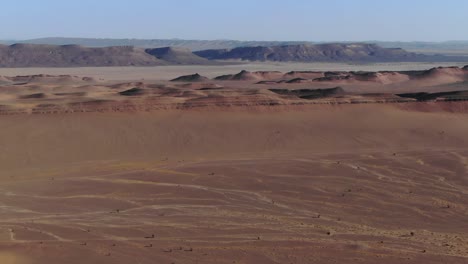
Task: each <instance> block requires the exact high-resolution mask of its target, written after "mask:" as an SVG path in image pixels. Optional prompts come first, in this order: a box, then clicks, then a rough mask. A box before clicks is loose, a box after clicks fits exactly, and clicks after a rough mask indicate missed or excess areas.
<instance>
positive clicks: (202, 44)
mask: <svg viewBox="0 0 468 264" xmlns="http://www.w3.org/2000/svg"><path fill="white" fill-rule="evenodd" d="M363 42H365V43H372V44H377V45H379V46H381V47H383V48H402V49H405V50H407V51H410V52H419V53H427V54H435V53H441V54H454V55H462V54H463V55H468V41H445V42H422V41H414V42H398V41H393V42H392V41H372V40H370V41H363ZM0 43H2V44H6V45H11V44H15V43H30V44H48V45H70V44H74V45H81V46H85V47H109V46H134V47H141V48H161V47H183V48H188V49H190V50H193V51H199V50H206V49H232V48H237V47H255V46H267V47H269V46H282V45H299V44H326V43H324V42H309V41H237V40H183V39H96V38H39V39H30V40H21V41H14V40H3V41H2V40H0ZM336 43H350V42H336Z"/></svg>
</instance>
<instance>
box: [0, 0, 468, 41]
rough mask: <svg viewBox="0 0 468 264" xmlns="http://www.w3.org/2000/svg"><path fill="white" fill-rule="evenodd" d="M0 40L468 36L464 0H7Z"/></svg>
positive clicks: (0, 15) (1, 12) (1, 11)
mask: <svg viewBox="0 0 468 264" xmlns="http://www.w3.org/2000/svg"><path fill="white" fill-rule="evenodd" d="M0 23H1V30H0V39H28V38H38V37H51V36H64V37H92V38H96V37H99V38H100V37H102V38H184V39H238V40H309V41H334V40H350V41H357V40H402V41H412V40H423V41H443V40H467V39H468V1H467V0H387V1H381V0H320V1H315V0H232V1H224V0H167V1H164V0H79V1H78V0H77V1H73V0H14V1H3V2H2V4H1V6H0Z"/></svg>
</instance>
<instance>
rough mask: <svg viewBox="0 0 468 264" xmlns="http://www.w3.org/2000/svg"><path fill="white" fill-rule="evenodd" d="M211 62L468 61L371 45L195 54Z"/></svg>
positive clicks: (288, 47)
mask: <svg viewBox="0 0 468 264" xmlns="http://www.w3.org/2000/svg"><path fill="white" fill-rule="evenodd" d="M194 53H195V54H197V55H198V56H200V57H204V58H206V59H210V60H244V61H283V62H288V61H289V62H424V61H466V58H463V57H451V56H442V55H433V56H429V55H422V54H417V53H412V52H407V51H405V50H403V49H400V48H383V47H380V46H378V45H376V44H367V43H350V44H344V43H330V44H317V45H311V44H298V45H281V46H270V47H265V46H257V47H238V48H234V49H219V50H201V51H196V52H194Z"/></svg>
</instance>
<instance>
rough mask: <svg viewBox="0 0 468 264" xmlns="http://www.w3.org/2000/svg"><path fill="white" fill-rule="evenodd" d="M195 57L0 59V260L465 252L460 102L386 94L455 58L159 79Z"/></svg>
mask: <svg viewBox="0 0 468 264" xmlns="http://www.w3.org/2000/svg"><path fill="white" fill-rule="evenodd" d="M394 66H395V65H391V67H394ZM229 67H240V66H237V65H236V66H229ZM249 67H251V68H247V69H249V70H261V69H259V68H255V67H253V66H249ZM262 67H263V66H262ZM298 67H299V66H298ZM395 67H396V66H395ZM418 67H419V68H417V69H418V70H422V69H428V68H430V67H432V66H430V67H426V68H425V67H424V65H423V66H421V65H419V66H418ZM156 69H159V68H155V69H151V68H142V70H143V71H148V72H149V71H153V70H155V71H156V72H157V70H156ZM173 69H176V68H173ZM207 69H209V68H208V67H204V68H203V69H201V70H199V71H193V68H190V72H186V71H188V70H186V69H183V70H182V71H181V72H177V74H174V73H172V74H167V77H161V75H158V77H157V78H156V77H154V76H152V75H151V74H148V75H145V76H140V75H139V74H140V73H138V70H139V68H134V69H132V71H131V72H127V73H126V74H128V75H127V76H125V74H117V75H114V76H116V77H115V78H109V76H110V75H109V72H112V71H114V70H115V69H112V68H102V69H98V68H94V69H93V71H94V75H92V76H91V75H90V74H87V73H88V72H86V73H84V74H83V73H80V72H79V71H80V69H52V70H49V71H48V70H45V71H43V72H31V71H32V69H15V70H12V69H3V70H0V75H3V76H5V77H3V79H0V81H3V84H1V85H2V86H1V87H0V89H2V91H1V93H0V104H1V105H2V108H1V109H0V110H1V112H2V113H3V114H2V115H0V127H1V129H0V138H1V140H0V168H1V169H0V216H1V217H0V263H2V264H55V263H70V264H75V263H76V264H78V263H80V264H81V263H86V264H94V263H96V264H97V263H99V264H101V263H103V264H107V263H109V264H120V263H121V264H124V263H125V264H126V263H135V264H136V263H141V264H147V263H148V264H149V263H168V264H170V263H369V264H370V263H384V264H385V263H428V264H431V263H434V264H435V263H460V264H462V263H467V262H468V232H467V230H468V206H467V205H468V137H467V134H468V102H467V101H465V99H464V97H463V96H464V95H459V94H457V96H458V97H456V98H455V99H457V100H455V101H451V100H445V99H453V98H454V97H450V98H449V97H443V100H430V101H417V100H416V99H413V98H406V99H405V98H400V97H398V98H399V99H398V100H397V99H396V98H397V97H396V95H395V94H396V93H402V92H406V93H410V92H413V91H425V89H426V88H427V89H426V90H427V91H430V92H447V91H452V90H463V88H465V89H466V79H464V78H465V77H463V76H464V74H465V73H464V72H463V71H467V70H462V69H461V68H457V69H454V68H449V69H448V70H447V69H445V68H444V69H436V70H432V71H428V72H427V74H426V75H423V76H424V77H419V76H420V75H418V77H417V78H421V79H405V78H406V77H404V76H400V75H398V74H396V73H395V74H393V73H392V74H391V76H392V78H393V77H394V78H393V79H392V78H391V80H392V81H389V82H387V81H386V80H388V78H387V77H388V76H387V75H378V76H373V77H372V80H364V81H362V80H360V81H359V80H358V81H356V79H353V78H355V77H356V76H354V75H353V76H351V77H349V78H348V77H347V78H343V79H335V78H332V79H326V80H325V79H320V81H319V80H317V81H312V80H308V79H307V78H304V79H301V80H300V82H299V83H296V84H294V83H293V84H286V83H284V82H283V83H281V82H279V83H274V84H273V83H269V82H265V83H261V84H257V83H258V82H259V81H261V80H259V79H256V78H257V77H255V76H257V75H255V74H256V73H254V75H250V73H249V74H247V73H245V74H241V75H240V76H244V77H245V76H247V77H249V76H250V77H252V76H254V77H255V78H253V79H249V78H250V77H249V78H247V77H246V78H245V79H242V80H238V81H235V80H222V81H214V80H211V79H210V80H203V81H202V82H195V81H194V82H183V83H177V82H169V81H167V80H169V79H172V78H175V77H177V76H179V75H183V74H192V73H195V72H199V73H200V74H201V75H206V76H208V77H209V78H213V77H215V76H218V75H220V74H227V73H237V71H238V68H235V69H234V68H230V69H229V71H226V72H219V71H220V70H219V69H216V68H213V71H214V72H211V73H210V72H209V71H208V70H207ZM262 69H263V68H262ZM412 69H413V70H415V68H412ZM36 70H37V69H36ZM81 70H84V71H88V70H89V69H81ZM120 70H122V68H120ZM268 70H271V68H268ZM321 70H324V69H321ZM332 70H337V69H336V68H335V69H332ZM340 70H349V69H341V68H340ZM387 70H395V69H387ZM405 70H408V69H407V68H405ZM51 71H53V72H51ZM99 71H100V72H99ZM67 72H68V73H67ZM39 73H43V74H52V75H58V74H70V75H73V76H62V77H57V76H55V77H54V76H48V75H42V76H35V77H31V76H29V77H14V76H16V75H29V74H39ZM159 74H161V73H159ZM275 74H276V75H275ZM75 75H76V76H75ZM266 75H268V76H270V75H275V76H276V77H274V78H273V77H271V76H270V77H269V78H270V79H280V78H283V77H282V76H283V75H282V74H281V76H280V74H279V73H274V74H273V73H269V74H266ZM85 76H87V77H92V78H83V77H85ZM119 76H120V77H119ZM128 76H130V77H128ZM135 76H138V78H135ZM165 76H166V75H165ZM340 76H342V75H340ZM382 76H383V77H382ZM106 77H107V78H108V79H105V78H106ZM140 77H141V78H140ZM374 77H375V78H377V79H375V78H374ZM320 78H323V77H320ZM141 79H145V80H153V79H154V80H153V81H142V80H141ZM158 80H159V81H158ZM130 81H131V82H130ZM267 81H268V80H267ZM317 82H318V83H317ZM428 83H429V84H428ZM335 86H340V87H342V89H341V88H340V89H339V90H333V91H339V93H338V94H333V96H332V97H326V98H315V97H314V98H312V99H311V98H309V97H307V98H306V97H304V98H302V97H297V96H296V95H297V94H296V92H294V90H297V89H306V88H307V89H312V88H313V89H318V88H332V87H335ZM270 88H275V89H279V88H284V89H287V94H284V91H283V94H277V93H275V92H271V91H270V90H269V89H270ZM313 89H312V90H307V91H306V92H307V93H312V94H313V95H314V96H315V94H314V93H315V92H316V90H313ZM466 90H468V89H466ZM303 91H304V90H303ZM307 96H310V94H307ZM327 96H328V95H327ZM441 96H446V95H445V94H443V95H441ZM450 96H452V95H450ZM363 97H365V98H366V100H365V101H362V100H361V99H362V98H363ZM382 98H384V99H382ZM460 98H461V99H460ZM458 99H460V100H458ZM317 100H318V101H317ZM353 100H354V101H353ZM360 100H361V101H360ZM397 101H398V102H397ZM258 102H260V103H258ZM77 103H78V105H79V107H77ZM158 104H160V105H163V106H162V107H156V106H154V105H158Z"/></svg>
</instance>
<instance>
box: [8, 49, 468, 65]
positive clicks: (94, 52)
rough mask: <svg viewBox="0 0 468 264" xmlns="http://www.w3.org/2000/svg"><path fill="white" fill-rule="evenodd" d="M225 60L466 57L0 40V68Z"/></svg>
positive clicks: (449, 59) (398, 51) (387, 51)
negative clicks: (194, 48)
mask: <svg viewBox="0 0 468 264" xmlns="http://www.w3.org/2000/svg"><path fill="white" fill-rule="evenodd" d="M230 61H280V62H438V61H439V62H442V61H444V62H467V61H468V57H463V56H444V55H423V54H417V53H413V52H408V51H405V50H403V49H399V48H382V47H380V46H378V45H375V44H364V43H353V44H342V43H335V44H318V45H312V44H295V45H281V46H256V47H239V48H234V49H210V50H202V51H196V52H192V51H191V50H190V49H187V48H180V47H176V48H174V47H164V48H147V49H145V48H140V47H133V46H114V47H84V46H79V45H45V44H13V45H9V46H7V45H0V67H86V66H88V67H91V66H157V65H178V64H179V65H218V64H226V63H231V62H230Z"/></svg>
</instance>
